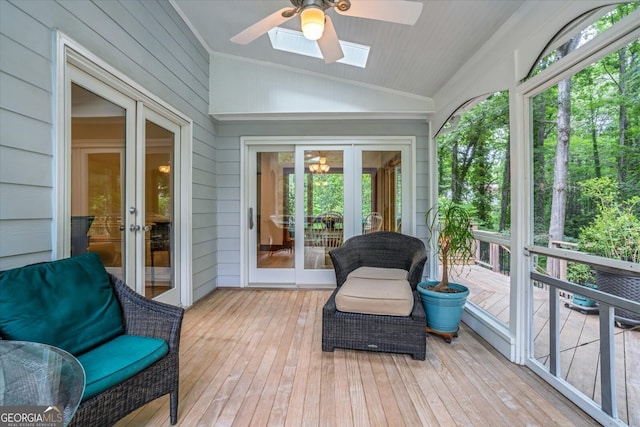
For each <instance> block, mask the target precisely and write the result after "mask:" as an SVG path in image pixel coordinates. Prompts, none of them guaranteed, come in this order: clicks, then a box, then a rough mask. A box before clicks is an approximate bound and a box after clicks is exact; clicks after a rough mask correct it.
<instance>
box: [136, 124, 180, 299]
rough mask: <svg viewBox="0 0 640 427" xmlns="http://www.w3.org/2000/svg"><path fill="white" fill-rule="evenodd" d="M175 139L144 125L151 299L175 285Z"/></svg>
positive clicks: (146, 247) (147, 272)
mask: <svg viewBox="0 0 640 427" xmlns="http://www.w3.org/2000/svg"><path fill="white" fill-rule="evenodd" d="M174 141H175V135H174V134H173V132H170V131H168V130H167V129H165V128H163V127H161V126H158V125H156V124H155V123H153V122H150V121H149V120H147V121H146V123H145V191H144V203H145V225H146V227H145V230H146V231H145V245H144V250H145V258H144V259H145V296H147V297H148V298H153V297H155V296H157V295H160V294H162V293H163V292H166V291H168V290H169V289H172V288H173V287H174V286H175V283H174V280H173V278H174V262H173V261H172V260H173V258H174V256H173V255H174V249H175V245H174V233H173V230H174V227H173V217H174V215H173V212H174V200H175V198H174V194H175V191H174V174H175V167H174V162H173V152H174Z"/></svg>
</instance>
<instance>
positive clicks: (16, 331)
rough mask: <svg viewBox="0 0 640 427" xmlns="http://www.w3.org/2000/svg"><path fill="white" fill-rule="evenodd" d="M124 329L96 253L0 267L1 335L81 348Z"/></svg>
mask: <svg viewBox="0 0 640 427" xmlns="http://www.w3.org/2000/svg"><path fill="white" fill-rule="evenodd" d="M123 332H124V323H123V319H122V311H121V309H120V305H119V303H118V300H117V298H116V296H115V293H114V291H113V287H112V286H111V283H110V282H109V276H108V275H107V272H106V270H105V269H104V266H103V265H102V262H101V261H100V258H99V257H98V255H97V254H95V253H87V254H84V255H80V256H76V257H72V258H66V259H62V260H58V261H52V262H46V263H41V264H34V265H28V266H25V267H21V268H16V269H13V270H7V271H3V272H0V336H1V337H2V338H3V339H9V340H19V341H36V342H41V343H45V344H50V345H54V346H56V347H60V348H62V349H63V350H66V351H68V352H69V353H72V354H76V355H77V354H80V353H83V352H85V351H87V350H89V349H91V348H93V347H96V346H97V345H100V344H102V343H104V342H106V341H108V340H110V339H112V338H114V337H116V336H118V335H120V334H122V333H123Z"/></svg>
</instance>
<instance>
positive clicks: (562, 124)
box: [549, 37, 580, 241]
mask: <svg viewBox="0 0 640 427" xmlns="http://www.w3.org/2000/svg"><path fill="white" fill-rule="evenodd" d="M579 40H580V39H579V37H574V38H572V39H571V40H569V41H568V42H566V43H565V44H564V45H562V46H560V47H559V48H558V56H559V57H560V58H563V57H565V56H567V54H569V53H570V52H572V51H573V50H574V49H575V48H576V46H577V45H578V41H579ZM556 126H557V132H558V139H557V143H556V157H555V162H554V169H553V171H554V173H553V193H552V199H551V219H550V221H549V240H550V241H553V240H563V238H564V222H565V212H566V206H567V177H568V163H569V141H570V140H571V77H567V78H566V79H564V80H562V81H560V83H558V115H557V125H556Z"/></svg>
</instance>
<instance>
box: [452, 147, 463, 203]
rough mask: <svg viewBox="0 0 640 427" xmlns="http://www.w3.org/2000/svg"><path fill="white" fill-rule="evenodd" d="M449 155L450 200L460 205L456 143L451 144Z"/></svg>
mask: <svg viewBox="0 0 640 427" xmlns="http://www.w3.org/2000/svg"><path fill="white" fill-rule="evenodd" d="M452 151H453V152H452V154H451V200H453V202H454V203H460V197H461V194H462V190H461V189H460V177H459V176H458V141H457V140H456V141H455V142H454V143H453V147H452Z"/></svg>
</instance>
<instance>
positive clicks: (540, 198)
mask: <svg viewBox="0 0 640 427" xmlns="http://www.w3.org/2000/svg"><path fill="white" fill-rule="evenodd" d="M540 97H541V102H540V104H539V108H538V120H537V123H536V125H537V132H536V133H535V135H536V137H535V140H534V141H533V149H534V156H535V165H536V166H535V170H534V178H535V179H534V182H535V185H536V187H537V188H536V192H535V199H534V207H533V210H534V219H535V221H534V224H542V222H543V221H544V191H545V188H546V185H545V182H544V169H545V161H544V138H545V134H546V117H545V110H546V109H547V103H546V102H545V98H544V96H543V95H540Z"/></svg>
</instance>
